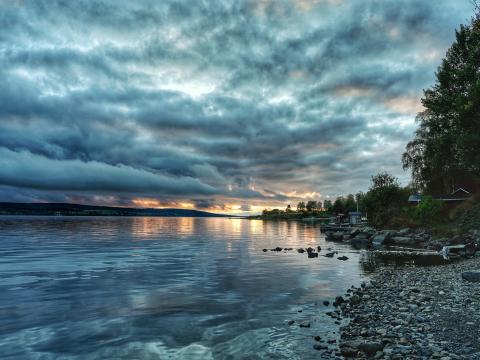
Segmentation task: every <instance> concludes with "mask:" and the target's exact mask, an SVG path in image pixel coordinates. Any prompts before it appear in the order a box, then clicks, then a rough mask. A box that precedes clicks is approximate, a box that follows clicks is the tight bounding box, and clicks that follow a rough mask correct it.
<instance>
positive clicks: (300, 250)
mask: <svg viewBox="0 0 480 360" xmlns="http://www.w3.org/2000/svg"><path fill="white" fill-rule="evenodd" d="M297 252H298V253H299V254H303V253H304V252H305V250H304V249H302V248H300V249H297Z"/></svg>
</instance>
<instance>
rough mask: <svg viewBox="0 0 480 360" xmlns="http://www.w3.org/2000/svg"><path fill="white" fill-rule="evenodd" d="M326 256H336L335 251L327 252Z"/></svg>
mask: <svg viewBox="0 0 480 360" xmlns="http://www.w3.org/2000/svg"><path fill="white" fill-rule="evenodd" d="M324 256H325V257H330V258H331V257H334V256H335V252H330V253H326V254H325V255H324Z"/></svg>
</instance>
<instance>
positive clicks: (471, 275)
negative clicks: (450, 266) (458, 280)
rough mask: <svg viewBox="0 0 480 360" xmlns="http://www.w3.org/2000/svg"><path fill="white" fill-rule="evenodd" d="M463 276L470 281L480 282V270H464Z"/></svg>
mask: <svg viewBox="0 0 480 360" xmlns="http://www.w3.org/2000/svg"><path fill="white" fill-rule="evenodd" d="M462 278H463V279H464V280H467V281H470V282H480V271H464V272H462Z"/></svg>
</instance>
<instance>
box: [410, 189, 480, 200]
mask: <svg viewBox="0 0 480 360" xmlns="http://www.w3.org/2000/svg"><path fill="white" fill-rule="evenodd" d="M470 195H471V194H470V193H469V192H468V191H466V190H465V189H462V188H459V189H457V190H455V191H454V192H453V193H451V194H447V195H439V196H434V198H435V199H437V200H442V201H463V200H467V199H468V198H469V197H470ZM422 198H423V195H420V194H413V195H410V196H409V197H408V202H416V203H418V202H420V201H422Z"/></svg>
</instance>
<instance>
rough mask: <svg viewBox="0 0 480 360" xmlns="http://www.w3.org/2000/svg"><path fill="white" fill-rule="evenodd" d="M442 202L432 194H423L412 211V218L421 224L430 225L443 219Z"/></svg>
mask: <svg viewBox="0 0 480 360" xmlns="http://www.w3.org/2000/svg"><path fill="white" fill-rule="evenodd" d="M443 210H444V204H443V202H441V201H440V200H437V199H435V198H433V197H432V196H429V195H427V196H424V197H423V198H422V201H420V203H419V204H418V205H417V207H415V208H414V209H413V211H412V218H413V220H414V221H417V222H418V223H419V224H421V225H432V224H436V223H438V222H440V221H441V220H443V218H444V216H443V214H442V213H443Z"/></svg>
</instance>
